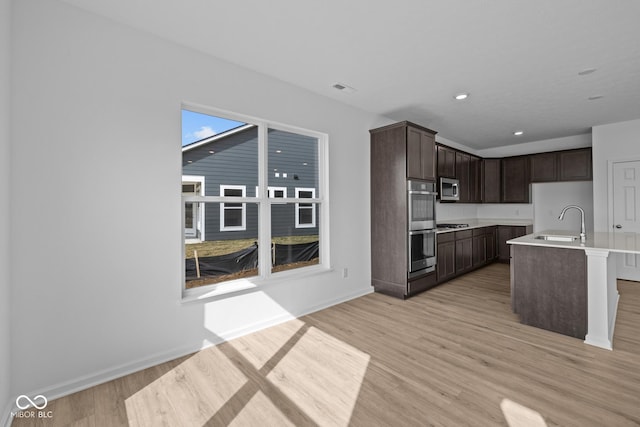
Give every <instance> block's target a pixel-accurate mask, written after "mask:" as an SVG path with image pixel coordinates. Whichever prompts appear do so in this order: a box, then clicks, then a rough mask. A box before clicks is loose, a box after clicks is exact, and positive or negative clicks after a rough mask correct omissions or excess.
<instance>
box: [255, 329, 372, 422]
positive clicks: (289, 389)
mask: <svg viewBox="0 0 640 427" xmlns="http://www.w3.org/2000/svg"><path fill="white" fill-rule="evenodd" d="M369 359H370V356H369V355H368V354H366V353H364V352H362V351H360V350H358V349H356V348H355V347H352V346H350V345H349V344H347V343H345V342H343V341H340V340H338V339H336V338H334V337H332V336H331V335H328V334H326V333H324V332H322V331H321V330H319V329H317V328H314V327H310V328H309V329H308V330H307V331H306V333H305V334H304V335H303V336H302V337H301V338H300V339H299V340H298V342H297V343H296V344H295V346H293V348H292V349H291V350H290V351H289V352H288V353H287V354H286V355H285V356H284V357H283V358H282V360H281V361H280V362H279V363H278V364H277V365H276V366H275V368H274V369H273V370H272V371H271V372H270V373H269V374H268V376H267V378H268V379H269V380H270V381H271V382H272V383H273V384H274V385H275V386H276V387H278V388H279V389H280V391H282V393H284V394H285V395H286V396H287V397H288V398H289V399H291V401H292V402H294V403H295V404H296V405H297V406H298V407H299V408H300V409H301V410H303V411H304V412H305V413H306V414H307V415H308V416H309V417H310V418H311V419H313V420H314V421H315V422H317V423H318V424H321V425H336V426H346V425H348V424H349V420H350V418H351V414H352V412H353V408H354V407H355V404H356V401H357V400H358V395H359V393H360V387H361V385H362V382H363V380H364V376H365V373H366V371H367V367H368V365H369Z"/></svg>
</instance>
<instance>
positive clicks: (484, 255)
mask: <svg viewBox="0 0 640 427" xmlns="http://www.w3.org/2000/svg"><path fill="white" fill-rule="evenodd" d="M496 235H497V227H495V226H491V227H480V228H474V229H470V230H462V231H455V232H453V231H451V232H447V233H439V234H438V236H437V245H438V246H437V251H438V261H437V262H438V264H437V265H436V271H437V280H438V283H443V282H446V281H447V280H451V279H453V278H454V277H456V276H459V275H461V274H464V273H467V272H469V271H471V270H473V269H476V268H479V267H482V266H484V265H486V264H489V263H491V262H494V261H495V260H496V256H497V252H496Z"/></svg>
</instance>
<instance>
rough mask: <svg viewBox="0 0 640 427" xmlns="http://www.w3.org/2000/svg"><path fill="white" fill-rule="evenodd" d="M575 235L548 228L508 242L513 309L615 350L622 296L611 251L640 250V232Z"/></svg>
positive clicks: (524, 316) (524, 318) (540, 324)
mask: <svg viewBox="0 0 640 427" xmlns="http://www.w3.org/2000/svg"><path fill="white" fill-rule="evenodd" d="M545 236H546V237H545ZM576 236H577V234H576V235H574V236H571V235H570V233H567V232H566V231H552V230H551V231H550V230H547V231H543V232H539V233H534V234H528V235H526V236H522V237H518V238H516V239H511V240H509V241H508V242H507V243H508V244H509V245H511V293H512V295H511V298H512V300H511V303H512V309H513V310H514V312H515V313H516V314H518V315H519V316H520V317H521V321H522V322H523V323H526V324H531V325H532V326H537V327H541V328H544V329H549V330H552V331H555V332H559V333H563V334H565V335H570V336H574V337H578V338H583V339H584V342H585V343H586V344H589V345H593V346H597V347H601V348H605V349H609V350H612V349H613V332H614V327H615V321H616V314H617V309H618V300H619V298H620V295H619V293H618V289H617V283H616V277H617V276H616V257H615V256H612V254H615V253H632V254H640V234H638V233H607V232H597V233H591V234H590V235H588V236H587V239H586V241H585V242H581V241H580V239H577V238H576V239H575V240H569V239H570V238H571V237H576ZM546 238H551V240H546ZM563 238H565V239H566V240H567V241H562V239H563Z"/></svg>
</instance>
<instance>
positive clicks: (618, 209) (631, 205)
mask: <svg viewBox="0 0 640 427" xmlns="http://www.w3.org/2000/svg"><path fill="white" fill-rule="evenodd" d="M611 228H612V230H613V231H614V232H615V233H620V234H621V235H620V236H617V238H622V239H625V238H626V237H625V234H624V233H640V161H632V162H616V163H613V223H612V224H611ZM628 244H629V245H631V246H634V245H636V237H635V236H634V235H629V236H628ZM635 249H640V248H635ZM618 278H619V279H627V280H636V281H640V255H635V254H624V253H621V254H618Z"/></svg>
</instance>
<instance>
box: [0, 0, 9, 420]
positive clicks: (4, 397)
mask: <svg viewBox="0 0 640 427" xmlns="http://www.w3.org/2000/svg"><path fill="white" fill-rule="evenodd" d="M10 5H11V1H10V0H0V425H3V421H4V420H3V416H6V415H7V414H6V413H5V407H6V406H7V405H8V404H9V403H10V400H11V399H10V397H9V396H10V395H11V388H10V386H11V378H10V375H9V374H10V370H11V365H10V352H9V349H10V347H11V335H10V327H9V321H10V315H9V308H10V307H9V299H10V296H11V292H10V288H9V283H10V279H11V276H10V270H9V268H10V266H11V262H10V259H9V230H10V228H9V225H10V224H9V182H10V177H11V174H10V169H9V166H10V162H9V156H10V148H9V147H10V144H9V140H10V131H9V123H10V120H9V87H10V79H9V58H10V42H9V38H10V28H11V13H10V12H11V6H10Z"/></svg>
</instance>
